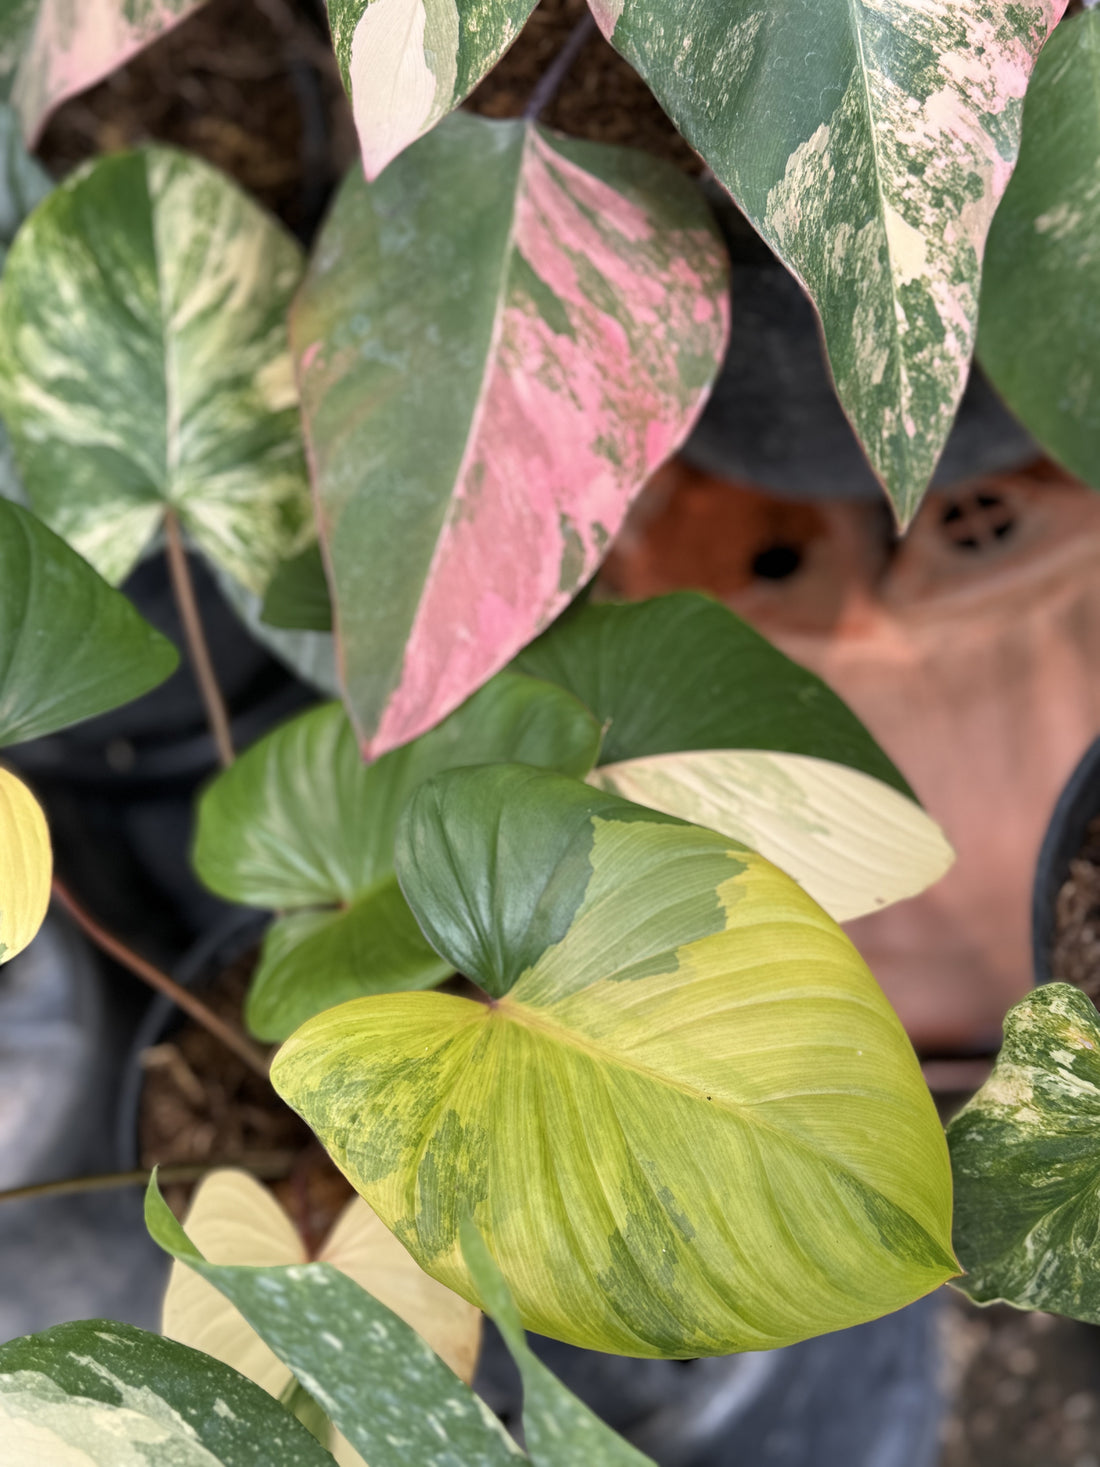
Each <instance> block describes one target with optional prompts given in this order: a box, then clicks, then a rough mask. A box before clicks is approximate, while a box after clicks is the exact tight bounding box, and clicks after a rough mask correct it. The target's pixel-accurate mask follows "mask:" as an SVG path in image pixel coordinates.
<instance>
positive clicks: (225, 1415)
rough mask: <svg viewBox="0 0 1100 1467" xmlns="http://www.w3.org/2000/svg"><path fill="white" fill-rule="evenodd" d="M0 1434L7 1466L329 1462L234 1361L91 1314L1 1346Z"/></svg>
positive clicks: (234, 1466) (246, 1466) (268, 1466)
mask: <svg viewBox="0 0 1100 1467" xmlns="http://www.w3.org/2000/svg"><path fill="white" fill-rule="evenodd" d="M0 1441H2V1443H3V1448H4V1450H3V1459H4V1461H5V1462H6V1463H12V1464H13V1467H14V1464H18V1467H23V1464H25V1463H26V1464H29V1463H32V1462H33V1463H39V1464H41V1467H62V1464H64V1467H149V1464H150V1463H154V1462H156V1463H161V1464H163V1467H169V1464H170V1467H326V1464H328V1467H332V1458H331V1457H330V1456H329V1454H328V1453H327V1452H326V1451H325V1450H324V1448H323V1447H322V1446H321V1445H320V1444H319V1443H318V1442H317V1441H315V1440H314V1438H313V1437H312V1436H310V1434H309V1432H308V1431H306V1429H305V1427H304V1426H301V1425H300V1424H299V1423H298V1422H297V1421H295V1420H294V1418H293V1416H291V1415H290V1413H289V1412H288V1411H286V1410H284V1408H283V1407H282V1406H280V1405H279V1403H278V1402H277V1401H273V1400H272V1399H271V1397H270V1396H269V1395H268V1394H267V1392H266V1391H262V1390H261V1389H260V1388H259V1386H256V1385H253V1384H252V1382H251V1381H250V1380H245V1378H244V1377H243V1376H241V1375H238V1374H237V1372H236V1371H235V1370H230V1369H229V1367H228V1366H226V1365H223V1364H222V1363H221V1362H220V1361H219V1360H212V1359H211V1358H210V1357H209V1356H208V1355H200V1354H199V1352H198V1351H197V1350H189V1349H187V1347H186V1346H184V1345H177V1344H176V1343H175V1342H174V1341H172V1340H163V1339H161V1338H160V1336H159V1335H152V1334H148V1333H147V1332H146V1331H145V1330H142V1329H135V1328H134V1327H133V1326H132V1325H129V1324H114V1323H108V1322H107V1321H106V1320H98V1319H91V1320H84V1321H82V1322H81V1323H79V1324H59V1325H55V1326H54V1328H53V1329H48V1330H44V1331H43V1332H42V1334H38V1335H24V1336H23V1337H22V1338H21V1339H17V1340H12V1341H11V1343H10V1344H7V1345H3V1346H0ZM13 1454H14V1455H13Z"/></svg>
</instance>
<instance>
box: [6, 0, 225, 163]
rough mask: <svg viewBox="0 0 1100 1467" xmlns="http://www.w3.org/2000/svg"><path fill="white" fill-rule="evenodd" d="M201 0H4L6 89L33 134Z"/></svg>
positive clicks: (30, 137) (31, 136)
mask: <svg viewBox="0 0 1100 1467" xmlns="http://www.w3.org/2000/svg"><path fill="white" fill-rule="evenodd" d="M201 4H203V0H0V96H3V97H4V98H5V99H8V98H10V99H11V101H12V102H13V103H14V105H15V107H16V109H17V111H18V112H19V116H20V118H21V120H22V123H23V130H24V132H25V134H26V136H27V139H28V141H29V142H33V141H34V140H35V139H36V137H37V136H38V134H39V132H40V131H41V130H42V127H43V124H44V123H45V121H46V118H47V117H48V116H49V115H50V113H51V112H52V111H53V109H54V108H55V107H56V106H58V104H59V103H61V102H63V101H64V100H65V99H66V97H71V96H73V95H74V94H75V93H77V92H82V91H84V89H85V88H86V87H90V86H91V85H92V84H93V83H94V82H97V81H99V80H100V79H101V78H102V77H105V76H107V75H108V73H110V72H112V71H114V70H115V68H116V67H118V66H122V65H123V63H124V62H126V61H128V60H129V59H130V57H131V56H133V55H134V54H135V53H136V52H138V51H140V50H141V49H142V47H143V46H147V45H148V44H149V42H150V41H155V40H156V39H157V37H158V36H160V35H163V34H164V32H165V31H167V30H168V29H169V28H170V27H171V26H174V25H176V24H178V23H179V21H181V20H184V19H185V18H186V17H187V16H188V15H190V14H191V13H192V11H195V10H197V9H198V8H199V6H200V5H201Z"/></svg>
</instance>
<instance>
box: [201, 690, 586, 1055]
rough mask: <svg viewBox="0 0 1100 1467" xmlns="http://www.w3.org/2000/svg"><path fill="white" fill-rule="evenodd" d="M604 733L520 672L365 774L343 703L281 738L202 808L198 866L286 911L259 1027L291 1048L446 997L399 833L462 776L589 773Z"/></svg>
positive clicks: (265, 972) (275, 936)
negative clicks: (421, 792) (423, 803)
mask: <svg viewBox="0 0 1100 1467" xmlns="http://www.w3.org/2000/svg"><path fill="white" fill-rule="evenodd" d="M599 739H600V730H599V726H598V725H597V723H596V722H595V720H594V719H593V717H592V716H591V714H590V713H588V712H587V711H586V710H585V709H584V708H582V707H581V705H580V704H579V703H578V702H577V700H576V699H575V698H573V697H572V696H571V695H570V694H569V693H567V692H565V691H564V690H563V689H561V688H558V687H555V686H553V685H552V684H550V683H544V682H540V681H539V680H537V679H535V678H530V677H523V676H521V675H520V674H518V673H512V672H505V673H501V674H499V675H498V676H497V677H496V678H493V679H492V680H491V681H490V682H489V683H488V684H487V685H486V686H485V687H484V688H482V689H481V690H480V692H478V693H476V694H475V695H474V696H473V698H471V699H470V700H469V701H468V702H467V703H466V704H465V706H464V707H462V708H461V709H459V710H458V711H457V712H456V713H454V714H452V715H451V717H450V718H448V719H447V720H445V722H444V723H442V724H441V725H440V726H439V727H438V728H436V729H433V730H432V731H431V732H430V733H428V734H425V735H424V736H423V737H422V738H420V739H417V740H415V741H414V742H413V743H412V744H409V745H407V746H406V747H405V748H403V749H398V750H395V751H394V752H393V753H391V754H388V755H386V756H385V758H383V759H380V760H379V761H378V762H377V763H376V764H373V765H370V766H368V765H364V764H363V762H362V760H361V759H360V757H359V750H358V748H357V746H356V741H355V734H354V732H353V730H352V728H351V725H350V723H349V722H348V719H347V715H346V714H345V712H344V710H343V708H342V707H341V706H340V705H339V704H330V705H327V706H326V707H323V708H317V709H314V710H312V711H311V712H309V713H305V714H303V715H302V716H301V717H299V718H296V719H294V720H293V721H292V722H290V723H288V724H285V725H284V726H283V727H282V728H280V729H277V730H276V731H275V732H274V733H272V734H269V735H268V736H267V738H265V739H263V740H262V741H261V742H260V743H259V744H257V745H255V747H253V748H252V749H250V750H249V751H248V752H247V753H246V754H244V755H243V756H242V757H241V758H240V759H238V760H237V762H236V764H234V766H233V767H232V769H230V770H227V771H226V772H225V773H224V774H222V775H220V776H219V777H218V779H217V780H216V781H215V782H214V783H213V784H212V785H211V786H210V788H209V789H208V790H207V792H206V793H205V795H204V796H203V798H202V800H201V802H200V804H199V818H198V833H197V837H196V842H195V857H194V858H195V867H196V869H197V871H198V873H199V875H200V876H201V877H202V879H203V881H205V882H206V884H207V886H209V887H210V888H211V890H212V891H215V892H217V894H218V895H219V896H223V897H226V898H228V899H229V900H230V901H236V902H243V903H247V904H250V905H252V906H259V907H271V908H273V909H276V910H278V911H279V912H281V913H282V915H281V916H280V918H279V919H278V920H277V921H276V922H275V924H274V925H273V926H272V927H271V929H270V930H269V932H268V934H267V937H266V940H265V942H264V948H263V953H262V955H261V959H260V964H259V967H258V969H257V972H256V975H255V977H254V979H253V985H252V989H251V992H250V994H249V998H248V1007H247V1016H248V1023H249V1026H250V1028H251V1029H252V1030H253V1032H254V1033H256V1034H257V1035H258V1036H259V1037H261V1038H264V1039H285V1038H286V1037H287V1035H288V1034H290V1033H291V1032H292V1031H293V1030H294V1029H295V1028H297V1026H298V1025H299V1024H300V1023H303V1022H304V1021H305V1020H306V1019H308V1018H309V1017H311V1015H313V1014H316V1013H320V1012H321V1010H322V1009H326V1008H331V1007H332V1005H333V1004H337V1003H341V1002H343V1001H344V1000H346V999H349V998H355V997H357V996H359V995H360V994H365V993H379V992H386V991H392V990H394V989H405V988H423V987H429V986H431V985H432V984H435V983H438V982H439V981H440V980H441V979H442V978H444V977H446V976H447V974H448V973H449V972H450V971H451V967H450V964H449V963H448V962H447V961H446V960H445V959H443V958H441V957H440V956H439V954H438V953H436V952H435V951H433V949H432V948H431V947H430V946H429V945H428V943H427V942H426V940H425V939H424V937H423V935H422V933H421V931H420V929H419V927H418V926H417V925H416V919H415V918H414V917H413V915H412V913H411V912H410V911H409V907H408V903H407V902H406V901H405V898H404V897H403V896H402V894H401V890H400V888H399V887H398V884H397V878H396V876H395V874H394V866H393V861H394V855H393V848H394V835H395V831H396V827H397V821H398V817H399V816H400V814H401V811H402V809H403V808H404V805H405V802H406V801H407V800H408V798H409V796H410V794H411V793H412V791H413V790H414V789H415V788H416V787H417V785H419V784H420V783H421V782H422V781H423V780H425V779H427V778H428V776H429V775H432V774H435V773H437V772H438V771H439V770H441V769H449V768H454V767H457V766H459V765H463V764H482V763H491V762H493V761H495V760H521V761H522V762H524V763H527V764H533V765H540V766H545V767H547V768H552V769H560V770H561V771H563V772H564V773H569V774H578V775H582V776H583V775H584V774H586V773H587V772H588V770H589V769H590V768H591V767H592V764H593V762H594V760H595V758H596V752H597V749H598V747H599Z"/></svg>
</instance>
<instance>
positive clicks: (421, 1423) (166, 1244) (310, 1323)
mask: <svg viewBox="0 0 1100 1467" xmlns="http://www.w3.org/2000/svg"><path fill="white" fill-rule="evenodd" d="M145 1221H146V1225H147V1226H148V1228H149V1231H150V1233H151V1234H152V1236H153V1238H154V1239H155V1240H156V1242H157V1243H159V1244H160V1246H161V1247H162V1248H163V1249H164V1250H165V1251H166V1252H167V1253H170V1254H171V1255H172V1257H173V1258H176V1259H178V1260H179V1262H181V1263H185V1264H186V1265H187V1266H188V1267H189V1268H193V1269H194V1270H195V1272H196V1273H198V1274H200V1275H201V1276H202V1277H203V1278H204V1279H206V1280H207V1282H208V1283H211V1284H213V1285H214V1287H215V1288H216V1289H217V1290H218V1291H219V1292H220V1293H222V1294H224V1295H225V1297H226V1298H227V1299H229V1300H230V1301H231V1302H232V1303H233V1305H234V1306H235V1307H236V1308H237V1309H238V1310H239V1311H240V1313H241V1314H242V1315H243V1316H244V1317H245V1319H246V1320H247V1321H248V1323H249V1324H250V1325H251V1326H252V1327H253V1329H254V1330H255V1331H256V1333H257V1334H258V1335H259V1336H260V1337H261V1338H262V1339H263V1340H264V1341H265V1342H266V1343H267V1344H268V1345H269V1346H270V1348H271V1350H272V1351H273V1352H274V1353H275V1355H276V1356H278V1358H279V1359H280V1360H281V1361H282V1362H283V1364H284V1365H286V1366H287V1367H288V1368H289V1369H290V1370H291V1371H292V1372H293V1374H294V1376H295V1378H296V1379H297V1381H298V1382H299V1384H300V1385H301V1386H302V1387H303V1388H304V1389H305V1390H306V1391H308V1392H309V1394H310V1395H311V1396H312V1397H313V1399H314V1400H315V1401H316V1402H317V1404H318V1405H319V1406H320V1407H321V1409H322V1410H323V1411H324V1412H325V1414H326V1415H327V1416H328V1418H329V1420H330V1421H331V1422H332V1423H333V1425H334V1426H335V1427H336V1428H337V1429H338V1430H339V1431H340V1432H341V1433H342V1434H343V1435H344V1436H345V1437H346V1438H347V1439H348V1441H349V1442H350V1443H351V1445H352V1446H353V1447H354V1448H355V1450H356V1451H357V1452H359V1453H361V1454H362V1456H363V1457H365V1458H366V1460H367V1462H369V1463H370V1467H410V1464H412V1463H415V1464H416V1467H515V1463H516V1459H517V1458H520V1460H522V1455H521V1453H520V1452H519V1450H518V1448H517V1447H516V1446H515V1445H514V1443H513V1442H512V1441H511V1439H510V1438H509V1437H508V1436H507V1435H506V1434H505V1432H504V1430H503V1429H502V1427H501V1426H500V1423H499V1422H498V1421H497V1420H496V1418H495V1417H494V1416H493V1415H492V1413H491V1412H490V1411H489V1408H488V1407H487V1406H486V1405H485V1404H484V1403H483V1402H482V1401H481V1400H480V1399H479V1398H478V1397H477V1396H475V1395H474V1393H473V1392H472V1391H471V1390H470V1388H469V1387H468V1386H466V1385H464V1384H463V1382H462V1381H460V1380H459V1378H458V1376H457V1375H455V1374H454V1373H453V1372H452V1371H451V1370H449V1369H448V1368H447V1366H446V1365H444V1364H443V1362H442V1360H440V1359H439V1357H438V1356H437V1355H435V1354H433V1352H432V1351H431V1349H430V1348H429V1347H428V1346H427V1345H426V1344H425V1343H424V1341H423V1340H422V1339H421V1338H420V1336H419V1335H418V1334H417V1333H416V1331H415V1330H414V1329H411V1328H410V1327H409V1326H408V1325H407V1324H405V1323H404V1321H403V1320H401V1319H399V1318H398V1317H397V1315H396V1314H394V1313H393V1312H392V1311H391V1310H389V1309H387V1308H386V1307H385V1306H384V1305H383V1304H380V1303H379V1302H378V1300H377V1299H374V1298H372V1297H371V1296H370V1294H368V1293H366V1292H365V1291H364V1290H363V1289H361V1288H360V1287H359V1285H358V1284H357V1283H355V1282H354V1281H353V1280H352V1279H350V1278H348V1277H347V1275H346V1274H343V1273H341V1272H339V1270H338V1269H336V1268H334V1267H333V1266H332V1264H330V1263H306V1264H298V1265H292V1266H290V1267H282V1268H273V1267H269V1268H246V1267H242V1266H240V1265H231V1264H222V1265H219V1264H214V1263H208V1262H207V1261H206V1259H204V1258H203V1256H202V1254H201V1253H200V1252H199V1251H198V1249H197V1248H195V1246H194V1245H193V1244H192V1243H191V1241H190V1239H189V1238H188V1237H187V1234H186V1233H185V1232H184V1231H183V1229H182V1228H181V1227H180V1225H179V1223H178V1222H177V1221H176V1219H175V1218H174V1217H173V1216H172V1214H171V1212H170V1211H169V1209H168V1206H167V1204H166V1203H165V1201H164V1199H163V1198H162V1197H161V1195H160V1193H159V1191H158V1190H157V1185H156V1180H155V1179H154V1180H152V1181H151V1182H150V1183H149V1190H148V1192H147V1193H146V1198H145ZM256 1389H258V1387H257V1388H256Z"/></svg>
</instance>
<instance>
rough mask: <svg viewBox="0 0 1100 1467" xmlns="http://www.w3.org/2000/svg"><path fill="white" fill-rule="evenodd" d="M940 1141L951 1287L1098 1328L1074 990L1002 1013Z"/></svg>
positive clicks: (1087, 1104)
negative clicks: (950, 1230) (951, 1200)
mask: <svg viewBox="0 0 1100 1467" xmlns="http://www.w3.org/2000/svg"><path fill="white" fill-rule="evenodd" d="M947 1138H948V1141H949V1143H950V1146H951V1165H952V1169H953V1171H954V1174H955V1246H956V1248H957V1249H958V1254H959V1261H960V1262H961V1263H962V1265H963V1267H964V1268H965V1269H966V1276H965V1278H962V1279H960V1280H959V1287H960V1288H961V1289H964V1290H965V1291H966V1293H968V1294H969V1295H970V1297H971V1298H972V1299H976V1300H977V1301H978V1302H979V1303H981V1304H988V1303H992V1302H993V1301H995V1300H998V1299H1003V1300H1006V1301H1007V1302H1008V1303H1009V1304H1014V1305H1015V1306H1016V1307H1017V1308H1018V1309H1049V1310H1052V1311H1053V1312H1054V1313H1055V1314H1068V1315H1070V1316H1071V1317H1072V1318H1073V1319H1085V1320H1088V1321H1090V1322H1091V1323H1092V1324H1100V1259H1098V1257H1097V1250H1096V1237H1097V1232H1098V1231H1100V1015H1098V1014H1097V1012H1096V1009H1095V1008H1094V1007H1093V1005H1092V1003H1091V1002H1090V1000H1089V999H1088V998H1087V997H1086V996H1085V995H1084V994H1083V993H1082V992H1081V990H1080V989H1079V988H1073V987H1071V986H1070V985H1069V984H1068V983H1050V984H1046V985H1045V986H1043V987H1041V988H1037V989H1036V990H1035V991H1034V993H1030V994H1029V995H1028V996H1027V998H1025V999H1024V1000H1023V1002H1022V1003H1018V1004H1017V1005H1016V1007H1015V1008H1013V1009H1011V1010H1010V1011H1009V1014H1008V1017H1007V1018H1006V1019H1005V1038H1004V1047H1003V1048H1002V1050H1001V1053H1000V1055H999V1057H998V1059H997V1063H996V1065H995V1066H994V1069H993V1074H992V1075H991V1076H990V1078H989V1079H988V1080H987V1081H986V1082H985V1084H984V1085H983V1086H982V1088H981V1089H980V1090H979V1091H978V1093H977V1095H975V1096H974V1098H973V1100H971V1101H970V1103H969V1104H968V1105H966V1106H965V1107H964V1108H963V1109H962V1110H961V1111H960V1112H959V1114H958V1115H957V1116H956V1117H955V1119H954V1120H953V1121H952V1122H951V1124H950V1126H949V1127H948V1128H947Z"/></svg>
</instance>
